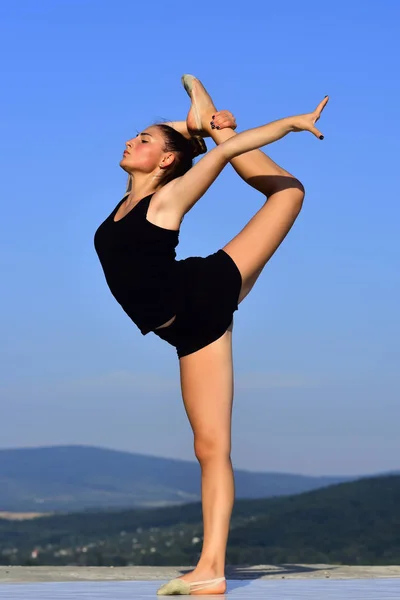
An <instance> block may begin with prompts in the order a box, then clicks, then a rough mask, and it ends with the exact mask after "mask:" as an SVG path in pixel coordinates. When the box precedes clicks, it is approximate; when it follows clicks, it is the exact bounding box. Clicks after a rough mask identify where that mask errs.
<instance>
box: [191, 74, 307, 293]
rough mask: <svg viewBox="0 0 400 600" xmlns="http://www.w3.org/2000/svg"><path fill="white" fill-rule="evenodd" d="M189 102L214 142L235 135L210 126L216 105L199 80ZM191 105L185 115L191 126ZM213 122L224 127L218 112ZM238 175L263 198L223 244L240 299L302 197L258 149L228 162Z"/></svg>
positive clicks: (290, 223) (287, 176) (297, 185)
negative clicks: (237, 278) (236, 270)
mask: <svg viewBox="0 0 400 600" xmlns="http://www.w3.org/2000/svg"><path fill="white" fill-rule="evenodd" d="M192 102H195V103H196V106H197V110H198V113H199V115H200V117H201V130H204V131H207V132H208V133H209V134H210V135H211V137H212V139H213V140H214V141H215V143H216V144H220V143H222V142H224V141H225V140H227V139H228V138H230V137H232V136H234V135H237V134H236V133H235V131H234V130H233V129H229V128H228V129H221V130H218V129H216V128H212V127H211V124H210V122H211V121H212V120H213V115H214V114H215V112H216V108H215V106H214V104H213V102H212V99H211V97H210V95H209V94H208V93H207V91H206V90H205V88H204V87H203V85H202V84H201V82H200V81H198V80H197V79H195V80H194V81H193V89H192ZM192 112H193V111H192V108H191V110H190V111H189V114H188V118H187V125H188V130H189V131H192V128H193V115H192ZM215 124H216V125H219V124H220V125H221V126H224V122H223V116H221V115H218V116H217V117H216V119H215ZM231 164H232V166H233V167H234V169H235V170H236V172H237V173H238V174H239V175H240V177H241V178H242V179H243V180H244V181H245V182H246V183H248V184H249V185H251V186H252V187H254V188H255V189H256V190H258V191H260V192H261V193H262V194H264V195H265V197H266V202H265V203H264V205H263V206H262V207H261V209H260V210H259V211H258V212H257V213H256V214H255V215H254V217H253V218H252V219H251V220H250V222H249V223H248V224H247V225H246V226H245V227H244V228H243V230H242V231H240V232H239V234H238V235H237V236H236V237H235V238H234V239H233V240H231V241H230V242H229V243H228V244H226V245H225V246H224V248H223V249H224V250H225V251H226V252H227V253H228V254H229V255H230V256H231V258H232V259H233V260H234V262H235V263H236V265H237V267H238V268H239V270H240V273H241V275H242V281H243V284H242V290H241V293H240V297H239V302H241V301H242V300H243V299H244V298H245V297H246V295H247V294H248V293H249V291H250V290H251V289H252V287H253V285H254V283H255V282H256V280H257V278H258V277H259V275H260V273H261V271H262V270H263V268H264V266H265V264H266V263H267V261H268V260H269V259H270V258H271V256H272V255H273V254H274V253H275V251H276V249H277V248H278V247H279V245H280V244H281V243H282V241H283V240H284V238H285V237H286V235H287V234H288V232H289V231H290V229H291V227H292V226H293V223H294V221H295V220H296V218H297V216H298V214H299V212H300V210H301V207H302V204H303V199H304V188H303V186H302V184H301V183H300V181H298V179H296V178H295V177H293V175H291V174H290V173H289V172H288V171H285V169H283V168H282V167H280V166H279V165H277V164H276V163H275V162H274V161H273V160H272V159H270V158H269V157H268V156H267V155H266V154H264V152H262V151H261V150H252V151H251V152H246V153H245V154H241V155H240V156H237V157H236V158H234V159H232V161H231Z"/></svg>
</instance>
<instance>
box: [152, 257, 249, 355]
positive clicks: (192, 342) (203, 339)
mask: <svg viewBox="0 0 400 600" xmlns="http://www.w3.org/2000/svg"><path fill="white" fill-rule="evenodd" d="M177 268H178V279H179V305H178V308H177V312H176V319H175V321H174V322H173V323H172V324H171V325H169V326H168V327H162V328H161V329H157V330H154V331H153V333H155V334H156V335H157V336H158V337H159V338H161V339H162V340H165V341H166V342H168V343H169V344H171V345H172V346H175V348H176V351H177V354H178V357H179V358H182V357H183V356H186V355H187V354H191V353H192V352H196V351H197V350H200V349H201V348H204V347H205V346H208V345H209V344H211V343H212V342H215V340H217V339H218V338H220V337H221V336H222V335H223V334H224V333H225V331H226V330H227V329H228V327H229V325H230V324H231V322H232V318H233V313H234V312H235V310H237V309H238V300H239V294H240V290H241V287H242V276H241V274H240V271H239V269H238V267H237V265H236V263H235V262H234V260H233V259H232V258H231V257H230V256H229V254H227V253H226V252H225V251H224V250H218V251H217V252H215V253H214V254H210V255H209V256H206V257H200V256H191V257H189V258H185V259H184V260H179V261H177Z"/></svg>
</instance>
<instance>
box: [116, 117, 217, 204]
mask: <svg viewBox="0 0 400 600" xmlns="http://www.w3.org/2000/svg"><path fill="white" fill-rule="evenodd" d="M155 126H156V127H159V128H160V130H161V132H162V134H163V138H164V152H173V153H174V154H175V160H174V162H173V163H172V165H171V166H170V167H167V168H166V169H164V173H163V176H162V177H160V179H159V182H160V184H161V185H165V184H166V183H168V182H169V181H172V180H173V179H176V178H177V177H181V176H182V175H184V174H185V173H187V171H189V169H191V168H192V167H193V159H194V158H195V157H196V156H199V154H204V153H205V152H207V146H206V144H205V141H204V140H203V138H202V137H200V136H193V137H191V138H189V139H188V138H185V136H184V135H182V134H181V133H179V131H177V130H176V129H174V128H173V127H171V126H170V125H167V124H166V123H156V124H155ZM131 189H132V176H131V175H129V176H128V182H127V187H126V191H125V195H126V194H128V193H129V192H130V191H131Z"/></svg>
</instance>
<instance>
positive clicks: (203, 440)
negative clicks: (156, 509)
mask: <svg viewBox="0 0 400 600" xmlns="http://www.w3.org/2000/svg"><path fill="white" fill-rule="evenodd" d="M180 373H181V387H182V397H183V401H184V405H185V410H186V413H187V416H188V419H189V422H190V425H191V427H192V431H193V435H194V451H195V455H196V457H197V459H198V461H199V463H200V467H201V494H202V509H203V524H204V541H203V548H202V552H201V557H200V560H199V563H198V565H197V566H196V568H195V570H194V571H192V572H191V573H188V574H187V575H184V576H183V577H182V579H184V580H185V581H189V582H192V581H199V580H209V579H215V578H218V577H223V576H224V570H225V557H226V546H227V540H228V533H229V523H230V518H231V513H232V508H233V503H234V495H235V489H234V477H233V469H232V463H231V458H230V452H231V419H232V403H233V366H232V325H231V327H230V328H229V329H228V331H226V332H225V334H224V335H223V336H222V337H221V338H219V339H218V340H216V341H215V342H213V343H212V344H209V345H208V346H206V347H205V348H202V349H201V350H199V351H197V352H194V353H193V354H189V355H188V356H184V357H183V358H181V359H180ZM225 586H226V584H225V583H224V584H223V585H222V588H223V589H222V588H221V584H219V589H218V590H215V591H214V592H213V593H224V592H225ZM205 591H206V590H204V592H205ZM204 592H203V593H204ZM208 592H209V593H210V590H208Z"/></svg>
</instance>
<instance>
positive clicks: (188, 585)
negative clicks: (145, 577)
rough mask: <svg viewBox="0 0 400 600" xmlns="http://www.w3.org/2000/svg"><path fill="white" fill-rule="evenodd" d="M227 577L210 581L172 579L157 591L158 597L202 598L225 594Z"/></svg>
mask: <svg viewBox="0 0 400 600" xmlns="http://www.w3.org/2000/svg"><path fill="white" fill-rule="evenodd" d="M225 581H226V580H225V577H218V578H217V579H208V580H207V581H192V582H189V581H184V580H183V579H171V581H169V582H168V583H165V584H164V585H162V586H161V587H160V588H159V589H158V590H157V595H158V596H197V595H198V596H200V595H211V594H225V591H226V585H225Z"/></svg>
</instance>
